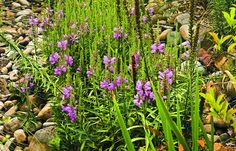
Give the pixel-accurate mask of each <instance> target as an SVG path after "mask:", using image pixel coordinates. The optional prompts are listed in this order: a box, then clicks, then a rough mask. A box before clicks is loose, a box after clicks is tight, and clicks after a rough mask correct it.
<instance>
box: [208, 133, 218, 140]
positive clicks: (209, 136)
mask: <svg viewBox="0 0 236 151" xmlns="http://www.w3.org/2000/svg"><path fill="white" fill-rule="evenodd" d="M207 137H208V139H209V140H211V135H210V134H207ZM219 140H220V136H218V135H214V142H217V141H219Z"/></svg>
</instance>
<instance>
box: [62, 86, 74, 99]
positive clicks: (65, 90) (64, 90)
mask: <svg viewBox="0 0 236 151" xmlns="http://www.w3.org/2000/svg"><path fill="white" fill-rule="evenodd" d="M72 89H73V88H72V86H66V87H62V93H63V97H64V99H69V98H70V96H71V95H70V92H71V91H72Z"/></svg>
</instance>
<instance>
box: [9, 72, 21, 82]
mask: <svg viewBox="0 0 236 151" xmlns="http://www.w3.org/2000/svg"><path fill="white" fill-rule="evenodd" d="M18 72H19V71H18V70H12V71H11V72H9V73H8V74H9V76H10V80H12V81H16V80H18V78H19V77H18Z"/></svg>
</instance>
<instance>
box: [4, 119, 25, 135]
mask: <svg viewBox="0 0 236 151" xmlns="http://www.w3.org/2000/svg"><path fill="white" fill-rule="evenodd" d="M21 126H22V123H21V121H20V120H19V119H18V118H17V117H14V118H13V119H11V120H10V121H8V122H6V123H5V124H4V129H5V130H6V131H12V132H14V131H15V130H17V129H19V128H20V127H21Z"/></svg>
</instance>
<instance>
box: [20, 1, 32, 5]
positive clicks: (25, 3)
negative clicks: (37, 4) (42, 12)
mask: <svg viewBox="0 0 236 151" xmlns="http://www.w3.org/2000/svg"><path fill="white" fill-rule="evenodd" d="M19 3H21V4H22V5H26V6H29V5H30V3H29V2H28V1H27V0H19Z"/></svg>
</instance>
